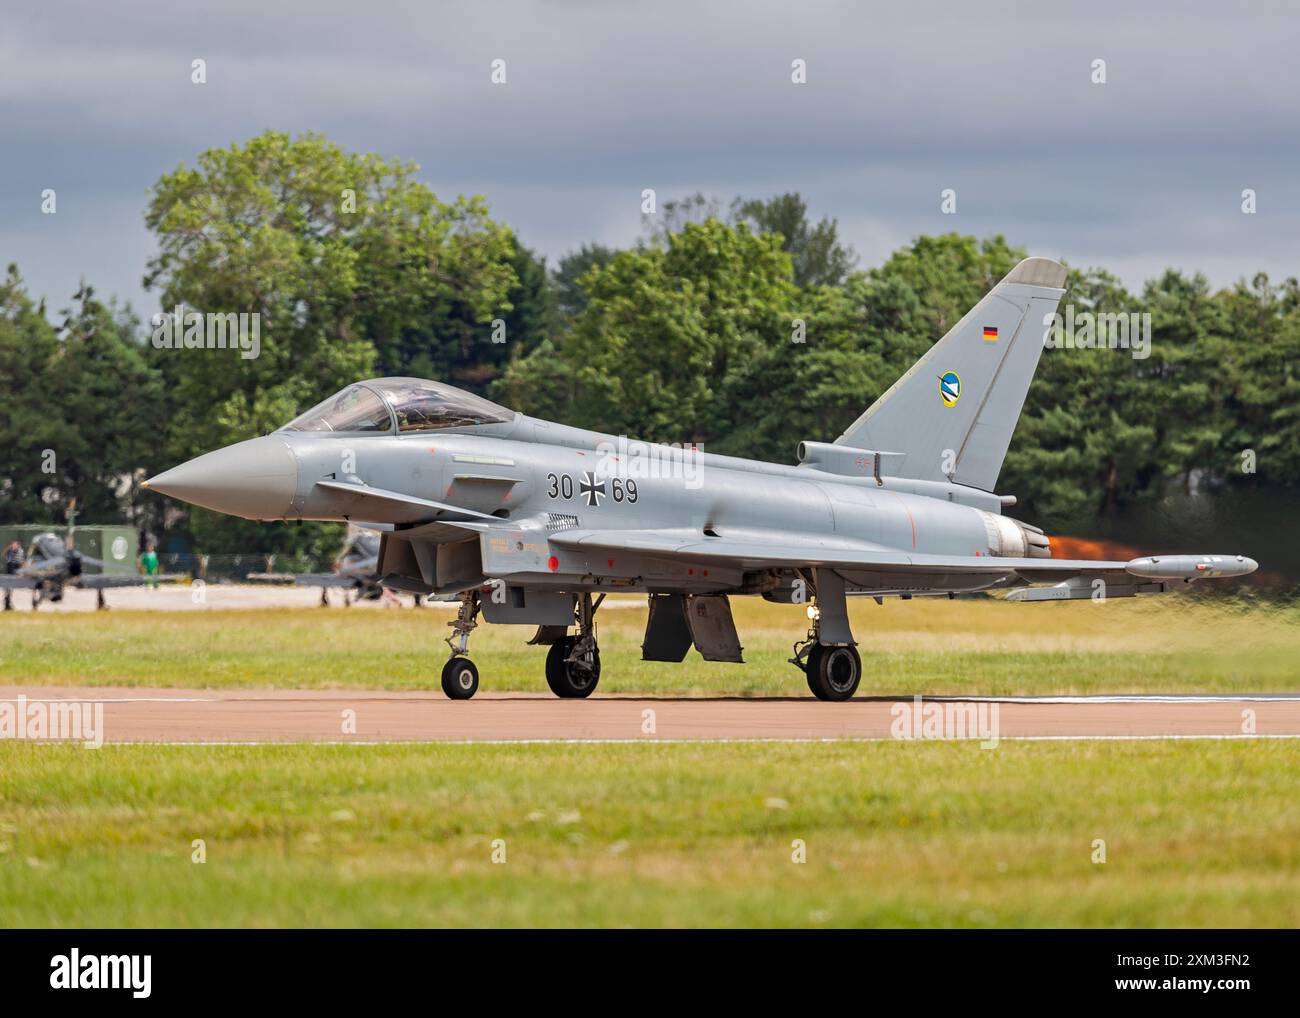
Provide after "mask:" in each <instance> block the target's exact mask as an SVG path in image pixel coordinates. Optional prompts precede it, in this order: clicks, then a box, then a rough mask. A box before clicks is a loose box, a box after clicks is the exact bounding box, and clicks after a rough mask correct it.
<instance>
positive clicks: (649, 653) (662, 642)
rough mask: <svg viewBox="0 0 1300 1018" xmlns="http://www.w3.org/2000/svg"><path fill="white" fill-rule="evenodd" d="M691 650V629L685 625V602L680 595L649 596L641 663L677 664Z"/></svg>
mask: <svg viewBox="0 0 1300 1018" xmlns="http://www.w3.org/2000/svg"><path fill="white" fill-rule="evenodd" d="M690 649H691V629H690V626H688V625H687V624H686V598H684V597H683V596H682V595H681V594H651V595H650V618H649V619H648V620H647V621H646V626H645V642H644V643H642V644H641V660H642V661H673V662H676V663H678V664H680V663H681V662H682V661H683V660H684V659H685V657H686V652H687V651H688V650H690Z"/></svg>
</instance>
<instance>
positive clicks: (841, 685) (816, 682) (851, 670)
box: [807, 643, 862, 701]
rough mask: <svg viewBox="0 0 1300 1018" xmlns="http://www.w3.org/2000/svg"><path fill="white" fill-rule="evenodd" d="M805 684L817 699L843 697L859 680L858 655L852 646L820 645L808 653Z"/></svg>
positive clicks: (860, 673)
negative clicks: (806, 681) (806, 683)
mask: <svg viewBox="0 0 1300 1018" xmlns="http://www.w3.org/2000/svg"><path fill="white" fill-rule="evenodd" d="M807 672H808V688H809V689H811V690H812V692H813V696H815V697H817V699H819V700H832V701H841V700H847V699H849V698H850V697H851V696H853V694H854V693H856V692H857V691H858V683H859V682H861V681H862V658H860V657H859V656H858V649H857V648H856V647H823V646H822V645H821V644H820V643H819V644H817V645H816V646H815V647H813V649H812V653H810V654H809V655H808V668H807Z"/></svg>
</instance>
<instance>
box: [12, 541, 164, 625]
mask: <svg viewBox="0 0 1300 1018" xmlns="http://www.w3.org/2000/svg"><path fill="white" fill-rule="evenodd" d="M103 564H104V563H103V562H101V561H100V560H99V559H96V558H91V557H90V556H89V555H83V554H82V553H81V552H79V551H77V550H76V548H72V547H68V546H67V545H65V544H64V542H63V539H62V538H60V537H59V536H58V535H57V534H53V533H49V532H47V533H44V534H37V535H36V536H35V537H34V538H32V541H31V544H30V545H28V547H27V555H26V558H25V560H24V562H23V564H22V566H20V567H19V569H18V571H17V572H16V573H0V588H3V590H4V610H5V611H13V607H14V605H13V592H14V591H15V590H30V591H31V592H32V609H33V610H35V609H37V608H39V607H40V606H41V602H42V601H44V600H48V601H52V602H55V603H57V602H59V601H62V600H63V592H64V590H65V588H67V587H70V586H72V587H82V588H84V589H86V590H93V591H94V592H95V607H96V608H99V609H101V610H102V609H104V608H107V607H108V603H107V602H106V601H105V600H104V591H105V590H106V589H108V588H111V587H139V586H143V585H144V584H145V583H157V582H161V581H164V580H181V579H186V580H187V579H189V577H188V576H183V575H176V574H172V573H162V574H159V575H156V576H148V577H146V576H129V575H128V576H119V575H112V574H92V573H86V572H84V569H85V567H86V566H92V567H98V566H103Z"/></svg>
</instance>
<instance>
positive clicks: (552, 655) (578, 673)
mask: <svg viewBox="0 0 1300 1018" xmlns="http://www.w3.org/2000/svg"><path fill="white" fill-rule="evenodd" d="M577 642H578V638H577V637H576V636H566V637H564V639H562V640H557V641H556V642H555V643H553V644H551V649H550V650H548V651H547V652H546V684H547V685H548V686H550V687H551V692H552V693H554V694H555V695H556V696H559V697H562V698H564V699H566V700H578V699H582V698H583V697H588V696H591V694H592V692H593V691H594V690H595V688H596V683H598V682H599V681H600V649H599V648H598V647H593V648H592V651H591V659H592V667H591V668H589V669H587V668H579V667H577V666H575V665H572V664H570V663H569V662H568V660H566V659H567V658H568V656H569V655H570V654H571V653H573V648H574V645H575V644H577Z"/></svg>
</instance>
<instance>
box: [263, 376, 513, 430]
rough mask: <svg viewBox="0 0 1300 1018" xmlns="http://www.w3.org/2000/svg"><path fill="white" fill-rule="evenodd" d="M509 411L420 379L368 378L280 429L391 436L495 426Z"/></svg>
mask: <svg viewBox="0 0 1300 1018" xmlns="http://www.w3.org/2000/svg"><path fill="white" fill-rule="evenodd" d="M514 416H515V415H514V413H513V412H512V411H510V410H507V409H506V408H505V407H503V406H498V405H497V404H496V403H493V402H491V401H490V400H486V399H483V398H482V397H481V396H475V395H474V394H473V393H469V392H464V391H463V390H461V389H456V388H453V387H452V386H450V385H443V384H442V383H441V382H430V381H427V380H426V379H423V378H372V379H370V380H369V381H366V382H358V383H356V384H355V385H349V386H348V387H347V388H346V389H344V390H343V391H342V392H339V393H336V394H335V395H333V396H331V397H330V398H329V399H327V400H325V401H324V402H323V403H318V404H317V405H316V406H314V407H312V408H311V409H310V410H308V411H307V412H306V413H305V414H301V415H299V416H298V417H295V418H294V419H293V420H292V421H290V422H289V423H288V424H286V425H285V426H284V428H282V429H281V430H283V431H348V432H357V431H361V432H372V433H376V434H392V433H393V430H394V428H396V430H397V431H399V432H403V433H405V432H411V431H437V430H440V429H442V428H467V427H472V426H474V425H476V424H499V423H501V422H503V421H510V420H513V419H514Z"/></svg>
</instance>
